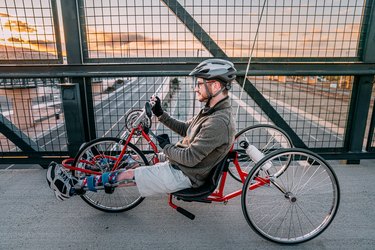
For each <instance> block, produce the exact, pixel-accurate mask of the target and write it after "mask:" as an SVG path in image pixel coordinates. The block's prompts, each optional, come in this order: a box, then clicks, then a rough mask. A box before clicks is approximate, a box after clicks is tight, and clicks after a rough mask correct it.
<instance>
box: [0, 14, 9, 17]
mask: <svg viewBox="0 0 375 250" xmlns="http://www.w3.org/2000/svg"><path fill="white" fill-rule="evenodd" d="M0 17H11V16H10V15H8V14H7V13H0Z"/></svg>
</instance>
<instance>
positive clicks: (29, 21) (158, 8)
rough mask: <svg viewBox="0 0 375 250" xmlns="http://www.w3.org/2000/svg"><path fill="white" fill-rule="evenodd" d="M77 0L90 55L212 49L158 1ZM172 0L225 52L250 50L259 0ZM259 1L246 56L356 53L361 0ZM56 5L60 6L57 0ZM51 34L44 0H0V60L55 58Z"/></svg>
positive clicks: (159, 54)
mask: <svg viewBox="0 0 375 250" xmlns="http://www.w3.org/2000/svg"><path fill="white" fill-rule="evenodd" d="M83 2H84V8H83V9H84V15H85V18H84V20H82V21H83V23H84V27H83V29H84V31H85V34H86V35H87V36H86V37H85V39H86V40H87V55H88V57H89V58H126V57H175V56H179V57H191V56H192V57H194V56H203V57H206V56H211V55H210V53H209V52H208V50H207V49H206V48H205V47H204V46H202V44H201V43H200V42H199V41H198V40H197V39H196V38H195V37H194V36H193V35H192V33H191V32H190V31H189V30H188V29H187V28H186V27H185V26H184V25H183V24H182V23H181V21H180V20H179V19H178V18H177V17H176V16H175V15H174V13H173V12H172V11H170V10H169V9H168V8H167V6H165V5H164V4H163V3H162V2H161V1H157V0H143V1H141V2H140V1H135V0H124V1H117V0H113V1H112V0H103V1H95V0H85V1H83ZM179 2H180V4H181V5H182V6H184V7H185V9H186V10H187V11H188V12H189V13H190V14H191V15H192V16H193V17H194V19H195V20H196V21H197V22H198V23H199V24H200V25H201V27H202V28H203V29H204V30H205V31H206V32H207V33H208V34H209V35H210V36H211V38H212V39H213V40H214V41H215V42H216V43H217V44H218V45H219V46H220V48H222V49H223V50H224V51H225V53H226V54H227V55H228V56H230V57H248V56H250V53H251V48H252V45H253V43H254V40H255V36H256V30H257V25H258V22H259V18H260V16H261V15H260V13H261V11H262V4H263V0H259V1H243V0H207V1H203V0H194V1H192V0H180V1H179ZM266 3H267V4H266V6H265V8H264V12H263V16H262V19H261V20H260V26H259V32H258V36H257V40H256V42H255V45H256V46H255V51H254V54H253V56H255V57H355V56H356V55H357V50H358V41H359V37H360V29H361V22H362V12H363V10H364V8H363V6H364V5H365V2H364V0H328V1H324V0H315V1H314V0H311V1H305V0H283V1H276V0H267V1H266ZM57 6H58V12H59V13H60V11H61V10H60V8H59V6H60V1H57ZM60 26H61V18H60ZM61 27H62V26H61ZM60 29H61V30H62V28H60ZM54 34H55V31H54V27H53V20H52V11H51V3H50V1H49V0H33V1H24V0H2V1H0V60H1V59H7V58H8V59H17V58H20V56H23V57H25V58H26V59H29V58H27V57H31V58H34V59H38V56H39V57H48V58H56V54H57V46H56V38H55V35H54ZM62 38H63V36H62ZM62 43H63V47H64V41H63V39H62Z"/></svg>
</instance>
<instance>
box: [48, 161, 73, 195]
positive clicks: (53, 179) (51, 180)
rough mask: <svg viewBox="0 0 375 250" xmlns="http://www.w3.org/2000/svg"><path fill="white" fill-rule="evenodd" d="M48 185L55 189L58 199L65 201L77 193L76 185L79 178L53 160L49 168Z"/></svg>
mask: <svg viewBox="0 0 375 250" xmlns="http://www.w3.org/2000/svg"><path fill="white" fill-rule="evenodd" d="M46 179H47V183H48V186H49V187H50V188H51V189H52V190H53V191H54V193H55V196H56V198H57V199H58V200H60V201H63V200H66V199H68V198H70V197H71V196H73V195H74V194H75V188H74V186H75V185H76V184H78V182H79V181H78V180H77V179H76V178H75V177H73V176H72V175H71V174H70V173H69V172H68V171H67V170H65V169H64V168H63V167H62V166H61V165H59V164H57V163H56V162H51V163H50V165H49V166H48V170H47V176H46Z"/></svg>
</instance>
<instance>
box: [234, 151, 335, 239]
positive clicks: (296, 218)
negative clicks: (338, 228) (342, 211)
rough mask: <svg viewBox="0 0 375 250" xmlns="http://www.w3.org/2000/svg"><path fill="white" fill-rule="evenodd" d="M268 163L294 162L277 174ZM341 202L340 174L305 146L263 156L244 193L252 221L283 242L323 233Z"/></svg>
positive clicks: (265, 234)
mask: <svg viewBox="0 0 375 250" xmlns="http://www.w3.org/2000/svg"><path fill="white" fill-rule="evenodd" d="M287 156H288V157H290V159H291V161H289V162H287V161H286V159H287ZM267 163H272V167H274V168H283V167H284V166H282V165H284V164H289V166H288V167H287V168H286V170H285V172H284V173H283V174H282V175H280V176H279V177H278V178H272V177H271V178H269V176H267V175H266V173H265V172H264V171H261V168H262V166H264V164H267ZM257 185H258V186H257ZM339 203H340V187H339V183H338V180H337V177H336V174H335V173H334V171H333V170H332V168H331V167H330V166H329V164H328V163H327V162H326V161H325V160H324V159H323V158H321V157H320V156H319V155H317V154H314V153H312V152H310V151H308V150H306V149H280V150H277V151H276V152H273V153H271V154H269V155H267V156H266V157H264V158H263V159H262V160H261V161H259V162H258V163H257V164H256V166H255V167H254V168H253V169H252V170H251V171H250V173H249V175H248V177H247V179H246V182H245V184H244V186H243V189H242V197H241V206H242V211H243V214H244V216H245V218H246V221H247V222H248V224H249V225H250V227H251V228H252V229H253V230H254V231H255V232H256V233H257V234H259V235H260V236H262V237H263V238H265V239H267V240H270V241H273V242H276V243H281V244H297V243H302V242H306V241H308V240H311V239H313V238H315V237H316V236H318V235H319V234H321V233H322V232H323V231H324V230H325V229H327V227H328V226H329V225H330V223H331V222H332V221H333V219H334V217H335V215H336V213H337V210H338V207H339Z"/></svg>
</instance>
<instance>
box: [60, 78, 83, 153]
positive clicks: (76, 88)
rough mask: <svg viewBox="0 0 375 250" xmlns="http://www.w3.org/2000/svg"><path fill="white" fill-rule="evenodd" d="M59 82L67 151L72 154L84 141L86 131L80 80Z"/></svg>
mask: <svg viewBox="0 0 375 250" xmlns="http://www.w3.org/2000/svg"><path fill="white" fill-rule="evenodd" d="M75 80H76V81H77V82H76V83H65V84H61V85H60V86H61V97H62V103H63V108H64V117H65V121H66V122H65V126H66V133H67V137H68V151H69V154H70V155H71V156H74V155H75V154H76V153H77V152H78V150H79V148H80V146H81V145H82V143H84V142H85V141H86V136H87V131H86V129H85V122H84V117H83V111H82V102H81V95H80V86H81V85H83V83H82V82H78V79H75Z"/></svg>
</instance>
